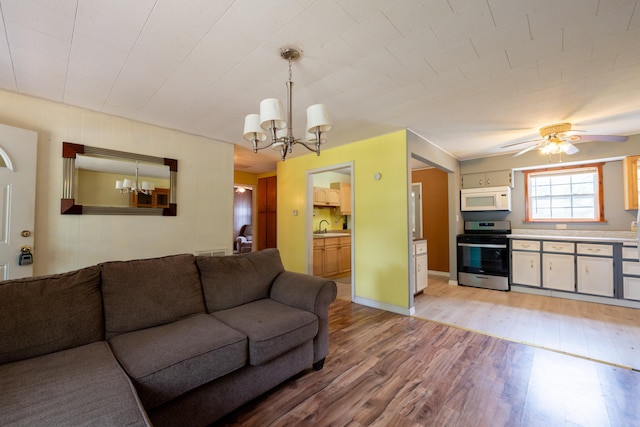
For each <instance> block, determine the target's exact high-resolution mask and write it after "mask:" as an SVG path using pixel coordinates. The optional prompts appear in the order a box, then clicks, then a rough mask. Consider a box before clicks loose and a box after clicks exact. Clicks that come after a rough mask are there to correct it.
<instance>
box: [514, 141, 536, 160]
mask: <svg viewBox="0 0 640 427" xmlns="http://www.w3.org/2000/svg"><path fill="white" fill-rule="evenodd" d="M540 145H541V144H535V145H532V146H531V147H528V148H525V149H524V150H520V151H518V152H517V153H516V154H514V155H513V156H511V157H518V156H521V155H523V154H524V153H526V152H529V151H531V150H535V149H536V148H538V147H540Z"/></svg>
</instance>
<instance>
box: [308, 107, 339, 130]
mask: <svg viewBox="0 0 640 427" xmlns="http://www.w3.org/2000/svg"><path fill="white" fill-rule="evenodd" d="M332 128H333V125H332V124H331V119H330V118H329V110H328V109H327V106H326V105H324V104H314V105H312V106H310V107H309V108H307V131H308V132H311V133H315V131H316V130H319V131H320V132H328V131H330V130H331V129H332Z"/></svg>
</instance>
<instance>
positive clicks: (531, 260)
mask: <svg viewBox="0 0 640 427" xmlns="http://www.w3.org/2000/svg"><path fill="white" fill-rule="evenodd" d="M531 268H533V260H531Z"/></svg>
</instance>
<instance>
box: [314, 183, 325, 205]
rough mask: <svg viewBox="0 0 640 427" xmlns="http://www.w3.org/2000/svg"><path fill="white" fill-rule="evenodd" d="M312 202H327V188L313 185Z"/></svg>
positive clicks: (322, 203) (323, 203)
mask: <svg viewBox="0 0 640 427" xmlns="http://www.w3.org/2000/svg"><path fill="white" fill-rule="evenodd" d="M313 204H318V205H326V204H327V189H326V188H320V187H314V188H313Z"/></svg>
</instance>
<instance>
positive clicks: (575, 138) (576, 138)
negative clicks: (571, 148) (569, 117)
mask: <svg viewBox="0 0 640 427" xmlns="http://www.w3.org/2000/svg"><path fill="white" fill-rule="evenodd" d="M628 139H629V137H628V136H620V135H571V136H570V137H569V141H571V142H586V141H608V142H626V141H627V140H628Z"/></svg>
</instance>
